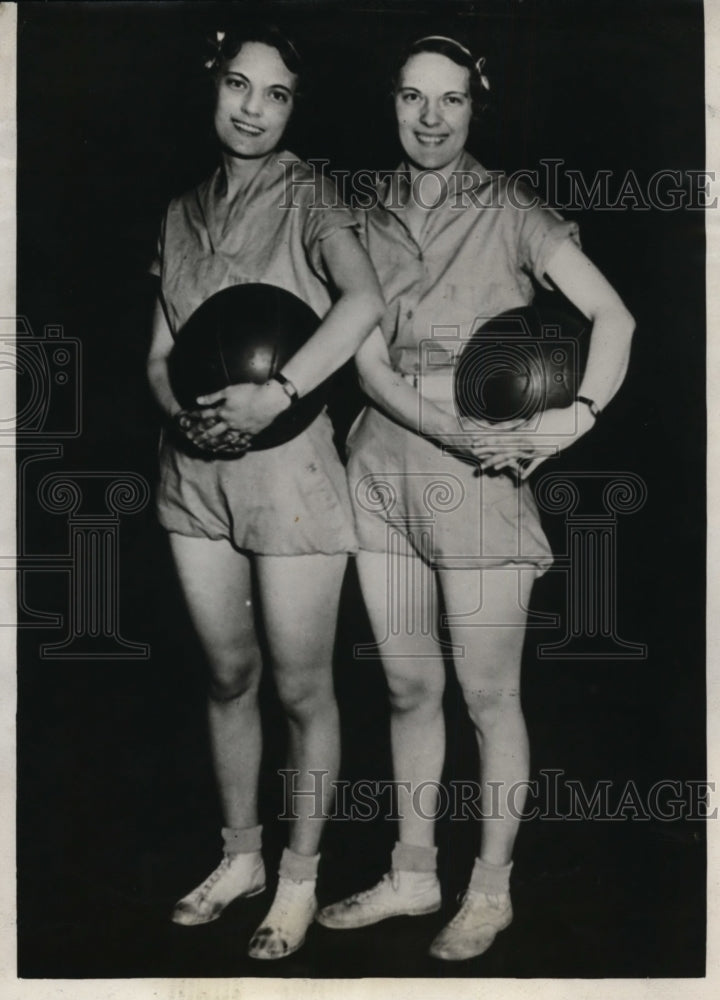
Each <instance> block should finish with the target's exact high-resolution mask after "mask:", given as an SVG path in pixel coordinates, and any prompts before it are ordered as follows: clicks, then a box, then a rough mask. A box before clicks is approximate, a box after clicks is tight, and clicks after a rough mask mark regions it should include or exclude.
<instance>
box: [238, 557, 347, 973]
mask: <svg viewBox="0 0 720 1000" xmlns="http://www.w3.org/2000/svg"><path fill="white" fill-rule="evenodd" d="M346 561H347V560H346V557H345V556H344V555H332V556H329V555H319V554H316V555H308V556H292V557H282V556H259V557H258V559H257V570H258V585H259V590H260V595H261V600H262V604H263V611H264V618H265V625H266V630H267V637H268V645H269V650H270V656H271V659H272V665H273V673H274V676H275V682H276V685H277V690H278V695H279V698H280V701H281V703H282V706H283V708H284V710H285V714H286V716H287V720H288V727H289V745H288V766H289V768H290V770H291V772H297V773H295V774H292V781H291V783H290V792H291V794H290V800H289V803H288V804H289V805H290V807H291V808H290V811H291V813H292V814H293V816H294V818H293V820H292V826H291V828H290V844H289V848H288V849H286V850H285V852H284V853H283V856H282V859H281V862H280V872H279V875H280V877H279V879H278V888H277V893H276V895H275V899H274V900H273V904H272V906H271V908H270V911H269V913H268V914H267V916H266V917H265V920H264V921H263V922H262V924H261V925H260V927H259V928H258V929H257V931H256V932H255V934H254V935H253V937H252V939H251V941H250V947H249V954H250V956H251V957H252V958H259V959H276V958H282V957H283V956H285V955H289V954H291V953H292V952H294V951H296V950H297V949H298V948H299V947H300V946H301V945H302V943H303V941H304V940H305V934H306V932H307V928H308V926H309V925H310V923H311V922H312V920H313V918H314V916H315V912H316V910H317V901H316V899H315V877H316V871H317V862H318V860H319V855H318V853H317V851H318V846H319V842H320V834H321V832H322V828H323V825H324V817H325V816H327V814H328V811H329V808H330V805H331V802H332V794H333V782H334V781H335V780H336V779H337V774H338V768H339V763H340V727H339V718H338V710H337V704H336V701H335V693H334V690H333V678H332V656H333V648H334V645H335V630H336V625H337V612H338V603H339V598H340V588H341V586H342V579H343V574H344V572H345V565H346ZM313 772H315V773H313Z"/></svg>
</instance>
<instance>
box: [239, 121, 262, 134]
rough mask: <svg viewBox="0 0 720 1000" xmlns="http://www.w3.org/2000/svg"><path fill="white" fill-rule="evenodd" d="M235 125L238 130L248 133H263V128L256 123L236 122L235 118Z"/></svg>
mask: <svg viewBox="0 0 720 1000" xmlns="http://www.w3.org/2000/svg"><path fill="white" fill-rule="evenodd" d="M233 125H234V126H235V128H236V129H237V130H238V132H245V133H246V135H262V133H263V129H261V128H256V127H255V126H254V125H246V124H245V122H236V121H234V120H233Z"/></svg>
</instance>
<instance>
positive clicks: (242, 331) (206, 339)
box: [168, 284, 325, 450]
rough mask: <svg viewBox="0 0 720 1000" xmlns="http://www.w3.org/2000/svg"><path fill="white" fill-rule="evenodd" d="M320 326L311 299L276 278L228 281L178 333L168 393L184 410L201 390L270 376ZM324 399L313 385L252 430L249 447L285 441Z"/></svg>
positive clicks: (316, 411)
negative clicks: (230, 283) (257, 429)
mask: <svg viewBox="0 0 720 1000" xmlns="http://www.w3.org/2000/svg"><path fill="white" fill-rule="evenodd" d="M319 325H320V319H319V318H318V316H316V314H315V312H314V311H313V310H312V309H311V308H310V306H309V305H307V304H306V303H305V302H303V301H302V299H299V298H298V297H297V296H296V295H293V294H292V293H291V292H288V291H286V290H285V289H284V288H278V287H276V286H275V285H266V284H246V285H233V286H232V287H230V288H225V289H223V290H222V291H220V292H216V293H215V295H213V296H211V297H210V298H209V299H206V300H205V302H203V304H202V305H201V306H199V307H198V308H197V309H196V310H195V312H194V313H193V314H192V316H191V317H190V319H189V320H188V321H187V323H185V325H184V326H183V327H182V329H181V330H180V332H179V333H178V336H177V339H176V341H175V344H174V346H173V349H172V351H171V352H170V357H169V359H168V372H169V375H170V385H171V387H172V390H173V393H174V394H175V397H176V399H177V400H178V402H179V403H180V405H181V406H182V407H183V408H184V409H197V408H198V407H197V403H196V399H197V397H198V396H204V395H207V394H209V393H213V392H217V391H219V390H221V389H224V388H225V387H226V386H228V385H236V384H238V383H243V382H255V383H258V384H262V383H263V382H267V380H268V379H269V378H270V377H271V376H272V375H274V374H275V373H276V372H278V371H280V370H281V369H282V367H283V365H285V364H286V363H287V362H288V361H289V360H290V358H292V356H293V355H294V354H295V353H296V352H297V351H298V349H299V348H300V347H302V346H303V344H305V343H306V341H308V340H309V339H310V337H312V335H313V334H314V333H315V331H316V330H317V328H318V326H319ZM324 405H325V387H324V386H318V388H317V389H315V390H313V392H311V393H308V394H307V395H306V396H304V397H302V398H301V399H300V400H299V401H298V402H297V403H295V404H293V405H292V406H291V407H290V408H289V409H288V410H285V411H284V412H283V413H281V414H280V415H279V416H278V417H277V418H276V419H275V420H274V421H273V422H272V424H270V426H269V427H267V428H266V429H265V430H264V431H261V433H260V434H257V435H256V436H255V437H254V438H253V441H252V448H253V450H258V449H264V448H274V447H276V446H277V445H279V444H284V443H285V442H286V441H290V440H291V439H292V438H294V437H296V436H297V435H298V434H299V433H300V432H301V431H303V430H305V428H306V427H308V426H309V425H310V424H311V423H312V421H313V420H314V419H315V418H316V417H317V415H318V414H319V413H320V411H321V410H322V408H323V406H324Z"/></svg>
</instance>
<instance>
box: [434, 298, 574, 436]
mask: <svg viewBox="0 0 720 1000" xmlns="http://www.w3.org/2000/svg"><path fill="white" fill-rule="evenodd" d="M590 326H591V324H590V321H589V320H588V319H587V318H586V317H585V316H583V315H582V313H580V312H579V311H577V310H571V308H569V307H568V308H566V307H563V306H561V305H555V304H552V305H543V306H542V307H538V306H535V305H530V306H521V307H518V308H516V309H509V310H507V311H506V312H503V313H500V315H498V316H495V317H494V318H493V319H490V320H487V321H486V322H484V323H483V324H482V325H481V326H480V327H479V328H478V329H477V330H476V331H475V332H474V333H473V335H472V337H471V338H470V340H469V341H468V342H467V344H466V345H465V347H464V348H463V349H462V351H461V353H460V356H459V358H458V361H457V365H456V367H455V380H454V396H455V407H456V411H457V413H458V415H459V416H462V417H468V418H471V419H473V420H482V421H487V422H488V423H497V422H499V421H503V420H529V419H530V418H531V417H534V416H535V415H536V414H538V413H541V412H542V411H543V410H548V409H551V408H553V407H563V406H569V405H570V403H572V401H573V399H574V398H575V395H576V394H577V392H578V387H579V385H580V381H581V379H582V375H583V371H584V368H585V362H586V360H587V350H588V342H589V331H590Z"/></svg>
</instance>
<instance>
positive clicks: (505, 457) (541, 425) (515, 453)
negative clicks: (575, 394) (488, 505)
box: [468, 404, 595, 479]
mask: <svg viewBox="0 0 720 1000" xmlns="http://www.w3.org/2000/svg"><path fill="white" fill-rule="evenodd" d="M594 423H595V419H594V417H593V416H592V414H591V413H590V411H589V410H588V409H587V407H585V406H583V405H580V406H578V405H576V404H573V405H571V406H563V407H553V408H552V409H549V410H545V412H544V413H543V414H542V415H541V416H540V417H539V418H535V419H533V420H526V421H523V423H521V424H512V425H511V426H508V427H507V428H505V429H502V430H499V429H498V427H497V425H496V426H494V427H492V429H489V430H488V432H487V433H480V434H477V433H475V434H473V435H472V436H471V437H470V440H469V443H468V447H469V448H470V449H471V450H472V452H473V454H474V455H475V456H476V457H477V458H478V459H480V463H481V465H480V467H481V468H482V469H483V470H484V471H487V470H490V469H493V470H495V471H497V470H499V469H502V468H511V469H513V470H515V471H516V472H517V474H518V476H519V478H520V479H527V477H528V476H529V475H530V473H531V472H532V471H533V470H534V469H536V468H537V467H538V465H540V463H541V462H544V461H545V459H547V458H550V457H551V456H552V455H557V454H558V453H559V452H560V451H563V450H564V449H565V448H569V447H570V446H571V445H572V444H574V443H575V442H576V441H578V440H579V439H580V438H581V437H582V436H583V435H584V434H586V433H587V431H589V430H590V428H591V427H592V426H593V425H594ZM498 430H499V433H498Z"/></svg>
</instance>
